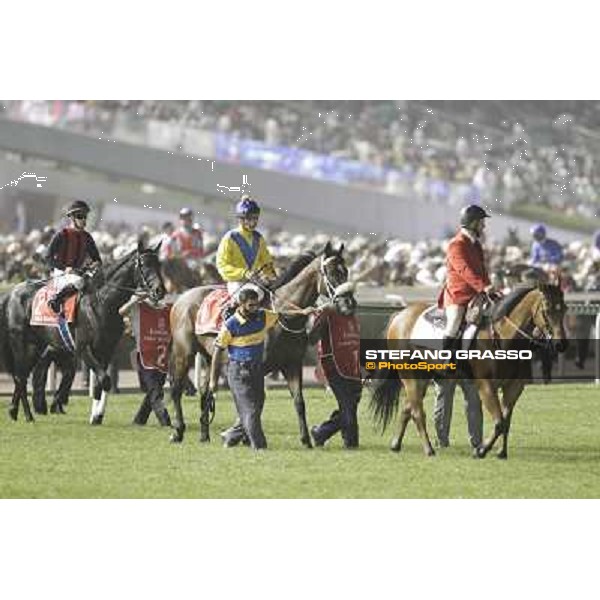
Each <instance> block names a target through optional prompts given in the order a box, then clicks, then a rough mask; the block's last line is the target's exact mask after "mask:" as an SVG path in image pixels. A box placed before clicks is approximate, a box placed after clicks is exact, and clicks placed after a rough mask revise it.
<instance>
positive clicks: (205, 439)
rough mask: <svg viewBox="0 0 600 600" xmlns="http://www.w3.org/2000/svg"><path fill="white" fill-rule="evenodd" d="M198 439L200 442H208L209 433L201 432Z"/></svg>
mask: <svg viewBox="0 0 600 600" xmlns="http://www.w3.org/2000/svg"><path fill="white" fill-rule="evenodd" d="M198 439H199V441H200V443H201V444H207V443H209V442H210V435H209V434H208V433H201V434H200V437H199V438H198Z"/></svg>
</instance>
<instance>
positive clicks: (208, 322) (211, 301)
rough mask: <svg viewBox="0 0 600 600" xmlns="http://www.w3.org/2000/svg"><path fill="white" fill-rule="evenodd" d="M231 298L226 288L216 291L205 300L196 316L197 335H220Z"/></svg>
mask: <svg viewBox="0 0 600 600" xmlns="http://www.w3.org/2000/svg"><path fill="white" fill-rule="evenodd" d="M230 298H231V296H230V295H229V292H228V291H227V289H226V288H219V289H216V290H214V291H212V292H211V293H210V294H208V296H206V298H204V300H203V301H202V304H201V305H200V308H199V309H198V313H197V314H196V335H204V334H207V333H219V330H220V329H221V325H222V324H223V314H222V313H223V309H224V308H225V306H226V304H227V303H228V302H229V299H230Z"/></svg>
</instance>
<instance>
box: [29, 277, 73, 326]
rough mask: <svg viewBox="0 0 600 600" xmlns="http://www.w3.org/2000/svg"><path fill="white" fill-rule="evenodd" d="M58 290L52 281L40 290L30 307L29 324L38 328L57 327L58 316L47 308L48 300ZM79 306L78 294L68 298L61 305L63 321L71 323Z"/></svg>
mask: <svg viewBox="0 0 600 600" xmlns="http://www.w3.org/2000/svg"><path fill="white" fill-rule="evenodd" d="M57 292H58V289H57V287H56V283H55V282H54V281H50V282H49V283H48V284H46V285H45V286H44V287H42V288H40V289H39V290H38V291H37V292H36V294H35V296H34V297H33V303H32V305H31V319H30V322H29V324H30V325H33V326H38V327H59V320H60V319H59V315H57V314H56V313H55V312H54V311H53V310H52V309H51V308H50V307H49V306H48V300H50V299H51V298H52V297H53V296H54V295H55V294H56V293H57ZM78 304H79V294H78V293H76V294H73V295H72V296H69V297H68V298H67V299H66V300H65V302H64V303H63V313H64V321H66V322H67V323H73V322H74V321H75V317H76V313H77V305H78Z"/></svg>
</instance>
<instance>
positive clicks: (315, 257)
mask: <svg viewBox="0 0 600 600" xmlns="http://www.w3.org/2000/svg"><path fill="white" fill-rule="evenodd" d="M343 249H344V246H343V244H342V246H341V247H340V248H339V249H338V250H334V249H333V248H332V246H331V243H329V242H328V243H327V244H326V246H325V248H324V249H323V251H322V252H321V253H319V254H315V253H313V252H309V253H306V254H305V255H302V256H301V257H299V258H298V259H297V260H296V261H295V262H294V263H293V264H292V265H290V267H289V268H288V270H287V271H286V272H285V273H284V274H283V275H282V276H281V277H280V278H279V279H278V281H276V282H275V283H274V284H273V285H272V286H271V290H272V301H273V309H274V310H277V311H284V310H285V309H286V308H290V307H291V308H294V307H300V308H306V307H308V306H312V305H314V303H315V302H316V300H317V298H318V297H319V295H320V294H322V295H325V296H327V297H329V298H330V299H331V300H334V299H335V297H336V296H335V290H336V288H338V287H339V286H340V285H342V284H343V283H346V282H347V280H348V269H347V267H346V263H345V261H344V258H343V256H342V252H343ZM210 291H211V290H210V289H209V288H196V289H192V290H189V291H188V292H185V293H184V294H183V295H182V296H180V297H179V299H178V300H177V301H176V302H175V304H174V306H173V309H172V310H171V332H172V334H173V341H172V345H171V354H170V368H171V398H172V399H173V403H174V406H175V418H174V423H173V428H174V431H173V433H172V435H171V441H172V442H181V441H183V436H184V432H185V422H184V418H183V411H182V408H181V395H182V388H183V383H184V380H185V377H186V376H187V373H188V371H189V369H190V367H191V365H192V363H193V360H194V356H195V355H196V353H200V354H201V355H202V356H203V357H204V359H205V360H206V361H207V362H208V364H209V365H210V362H211V357H212V351H213V344H214V340H215V335H201V336H198V335H196V334H195V322H196V314H197V312H198V309H199V308H200V305H201V304H202V301H203V300H204V298H205V297H206V296H207V295H208V293H209V292H210ZM344 295H351V294H350V293H349V292H347V291H346V292H344ZM352 300H354V298H353V297H352ZM349 310H351V309H350V308H349ZM305 326H306V317H285V318H280V320H279V323H278V324H277V325H276V326H275V327H274V328H273V329H272V330H271V331H270V332H269V335H268V337H267V341H266V348H265V352H266V358H265V375H266V374H269V373H274V372H277V371H281V373H282V374H283V375H284V377H285V379H286V381H287V384H288V388H289V391H290V394H291V395H292V398H293V400H294V406H295V408H296V413H297V415H298V422H299V425H300V439H301V442H302V444H304V446H306V447H309V448H310V447H311V446H312V444H311V441H310V435H309V431H308V425H307V423H306V407H305V403H304V396H303V394H302V361H303V359H304V355H305V353H306V348H307V346H308V340H307V336H306V331H305ZM200 406H201V416H200V441H201V442H205V441H209V439H210V436H209V409H210V402H209V401H208V377H205V378H204V381H203V383H202V394H201V403H200Z"/></svg>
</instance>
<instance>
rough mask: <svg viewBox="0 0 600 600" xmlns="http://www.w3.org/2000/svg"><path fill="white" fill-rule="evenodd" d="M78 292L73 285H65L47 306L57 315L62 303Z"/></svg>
mask: <svg viewBox="0 0 600 600" xmlns="http://www.w3.org/2000/svg"><path fill="white" fill-rule="evenodd" d="M77 292H78V290H77V288H76V287H75V286H74V285H66V286H65V287H64V288H63V289H62V290H60V292H58V294H55V295H54V297H53V298H51V299H50V300H48V306H49V307H50V308H51V310H52V311H54V312H55V313H56V314H57V315H58V314H60V310H61V306H62V303H63V302H64V301H65V300H66V299H67V298H68V297H69V296H72V295H73V294H76V293H77Z"/></svg>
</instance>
